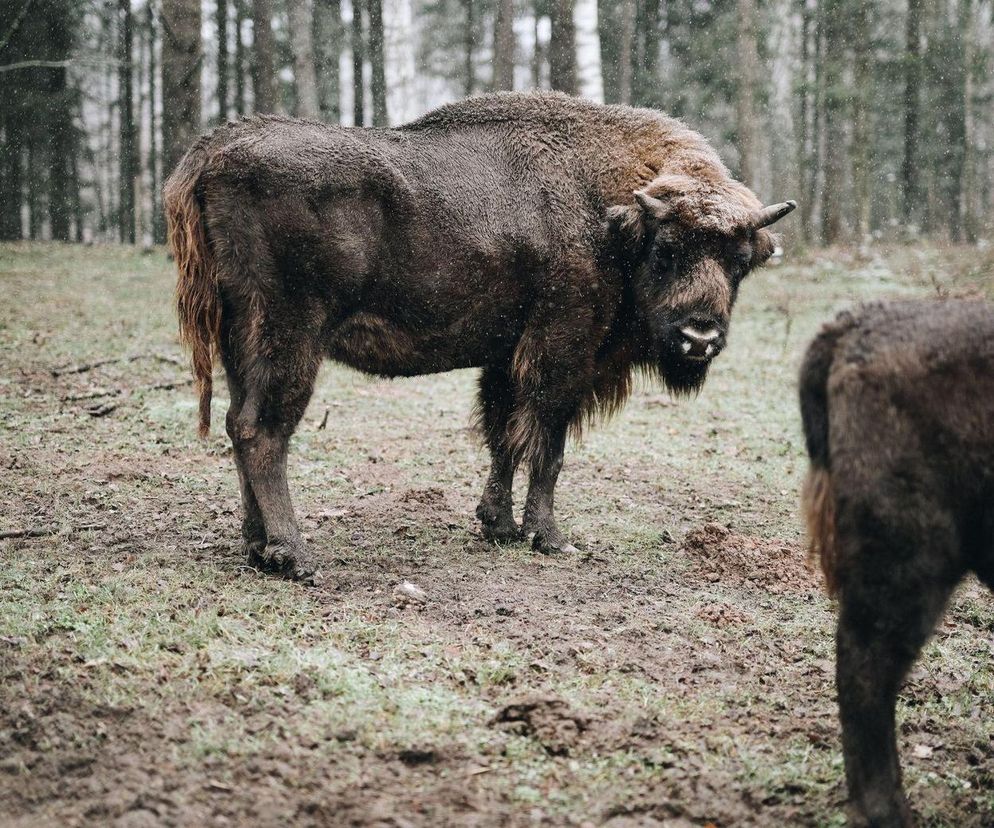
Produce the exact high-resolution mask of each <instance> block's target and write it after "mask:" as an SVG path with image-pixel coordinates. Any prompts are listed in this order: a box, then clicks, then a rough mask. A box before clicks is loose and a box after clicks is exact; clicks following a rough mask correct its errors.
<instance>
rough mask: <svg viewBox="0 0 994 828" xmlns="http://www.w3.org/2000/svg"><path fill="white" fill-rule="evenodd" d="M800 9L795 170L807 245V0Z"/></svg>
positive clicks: (810, 191) (809, 135) (811, 168)
mask: <svg viewBox="0 0 994 828" xmlns="http://www.w3.org/2000/svg"><path fill="white" fill-rule="evenodd" d="M800 6H801V64H800V75H801V79H800V85H799V89H798V90H797V98H798V102H799V114H798V127H799V131H798V142H797V170H798V173H799V176H800V181H801V203H800V205H799V206H800V214H801V237H802V238H803V239H804V241H805V243H810V242H811V241H812V239H811V209H812V206H813V205H812V200H813V198H814V192H813V190H814V188H813V186H811V184H810V181H811V177H812V175H813V174H814V168H815V162H814V158H813V155H814V153H813V151H812V147H811V144H812V130H811V128H810V124H809V120H810V115H811V109H812V107H811V89H812V86H813V84H812V80H811V59H810V54H811V6H810V3H809V0H800Z"/></svg>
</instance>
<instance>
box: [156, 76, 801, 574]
mask: <svg viewBox="0 0 994 828" xmlns="http://www.w3.org/2000/svg"><path fill="white" fill-rule="evenodd" d="M165 205H166V215H167V219H168V225H169V240H170V245H171V248H172V252H173V254H174V256H175V259H176V262H177V265H178V270H179V278H178V288H177V293H178V310H179V323H180V333H181V337H182V339H183V340H184V341H185V342H186V343H187V344H188V345H189V346H190V347H191V350H192V358H193V370H194V375H195V377H196V379H197V382H198V384H199V390H200V425H201V431H202V432H206V431H207V429H208V427H209V419H210V400H211V375H212V367H213V364H214V362H215V358H219V359H220V361H221V363H222V364H223V366H224V369H225V372H226V375H227V382H228V388H229V391H230V398H231V402H230V408H229V409H228V415H227V430H228V434H229V435H230V437H231V440H232V444H233V447H234V455H235V462H236V465H237V467H238V474H239V478H240V482H241V495H242V503H243V506H244V522H243V535H244V540H245V544H246V549H247V553H248V555H249V558H250V560H251V562H252V563H253V564H254V565H257V566H259V567H262V568H266V569H270V570H275V571H277V572H280V573H283V574H285V575H287V576H290V577H296V578H306V577H309V576H310V574H311V573H312V571H313V564H312V563H311V561H310V558H309V557H308V556H307V553H306V550H305V548H304V544H303V542H302V541H301V537H300V532H299V531H298V528H297V524H296V521H295V518H294V513H293V508H292V506H291V502H290V493H289V489H288V487H287V478H286V459H287V444H288V441H289V439H290V436H291V435H292V434H293V431H294V429H295V427H296V425H297V423H298V421H299V420H300V418H301V416H302V414H303V413H304V408H305V407H306V405H307V402H308V399H309V397H310V395H311V391H312V388H313V385H314V380H315V375H316V374H317V370H318V366H319V364H320V362H321V361H322V359H324V358H326V357H327V358H331V359H333V360H336V361H339V362H342V363H344V364H346V365H350V366H352V367H354V368H357V369H359V370H361V371H365V372H368V373H371V374H376V375H379V376H383V377H397V376H412V375H418V374H428V373H433V372H438V371H450V370H452V369H455V368H469V367H477V368H481V369H482V371H481V375H480V384H479V406H478V419H479V424H480V426H481V428H482V432H483V435H484V438H485V440H486V443H487V445H488V447H489V450H490V454H491V458H492V463H491V467H490V474H489V477H488V478H487V481H486V485H485V488H484V492H483V497H482V499H481V501H480V505H479V508H478V509H477V515H478V517H479V519H480V521H481V523H482V526H483V532H484V535H485V536H486V537H487V538H490V539H494V540H498V541H509V540H513V539H518V538H522V537H525V536H528V535H531V536H533V544H534V547H535V548H537V549H539V550H542V551H553V550H563V551H571V550H573V547H572V546H571V545H570V544H569V542H568V541H567V539H566V537H565V536H564V535H563V533H562V532H561V531H560V530H559V528H558V527H557V525H556V522H555V519H554V517H553V489H554V487H555V484H556V478H557V476H558V474H559V470H560V468H561V467H562V462H563V447H564V444H565V441H566V437H567V433H568V432H570V431H572V432H574V433H577V432H579V430H580V429H581V427H582V425H583V424H584V423H586V422H587V421H589V420H590V419H591V418H593V417H594V416H595V415H597V414H607V413H610V412H612V411H614V410H616V409H618V408H619V407H620V406H621V405H622V404H623V403H624V401H625V399H626V397H627V396H628V394H629V391H630V389H631V378H632V372H633V370H634V369H636V368H641V369H644V370H645V371H648V372H652V373H655V374H657V375H658V376H659V377H660V378H661V379H662V381H663V382H664V383H665V384H666V385H667V386H668V387H669V388H671V389H673V390H674V391H676V392H687V391H692V390H695V389H697V388H699V387H700V386H701V383H703V382H704V379H705V376H706V375H707V372H708V366H709V365H710V363H711V361H712V359H713V358H714V357H715V356H717V354H718V353H719V352H720V351H721V350H722V348H723V347H724V345H725V339H726V337H727V335H728V326H729V317H730V314H731V311H732V305H733V304H734V302H735V297H736V294H737V292H738V289H739V285H740V283H741V282H742V280H743V279H744V278H745V276H746V275H747V274H748V273H749V271H750V270H752V269H753V268H754V267H756V266H757V265H759V264H761V263H763V262H764V261H765V260H766V259H767V258H768V257H769V256H770V254H771V253H772V251H773V249H774V239H773V236H772V235H771V234H770V233H769V231H767V230H766V229H764V228H766V227H767V226H768V225H770V224H772V223H773V222H775V221H776V220H777V219H779V218H781V217H782V216H784V215H785V214H787V213H788V212H790V210H792V209H793V208H794V203H793V202H785V203H783V204H777V205H775V206H772V207H765V208H764V207H763V205H762V204H761V203H760V202H759V201H758V200H757V199H756V197H755V195H753V193H752V192H751V191H750V190H749V189H748V188H747V187H746V186H744V185H743V184H740V183H739V182H737V181H735V180H733V179H732V178H731V177H730V175H729V173H728V170H727V169H726V168H725V166H724V165H723V164H722V162H721V161H720V159H719V158H718V156H717V154H716V153H715V152H714V150H713V149H712V148H711V147H710V146H709V145H708V144H707V142H706V141H705V140H704V139H703V138H702V137H701V136H700V135H698V134H697V133H695V132H692V131H691V130H689V129H687V128H686V127H685V126H684V125H683V124H681V123H680V122H679V121H675V120H672V119H670V118H667V117H665V116H663V115H661V114H660V113H658V112H654V111H650V110H646V109H633V108H630V107H626V106H600V105H596V104H593V103H588V102H584V101H581V100H579V99H575V98H571V97H568V96H565V95H561V94H531V95H527V94H498V95H486V96H480V97H476V98H471V99H467V100H464V101H462V102H460V103H455V104H452V105H449V106H444V107H442V108H440V109H438V110H436V111H434V112H431V113H429V114H427V115H425V116H424V117H422V118H420V119H418V120H416V121H414V122H412V123H409V124H407V125H405V126H402V127H399V128H397V129H354V128H352V129H349V128H341V127H335V126H328V125H326V124H319V123H312V122H308V121H301V120H293V119H289V118H282V117H256V118H250V119H246V120H242V121H239V122H237V123H229V124H227V125H224V126H221V127H219V128H218V129H215V130H214V131H213V132H212V133H210V134H208V135H205V136H203V137H202V138H201V139H200V140H199V141H198V142H197V143H196V144H195V145H194V146H193V147H192V148H191V149H190V150H189V152H188V153H187V154H186V155H185V156H184V158H183V159H182V160H181V162H180V163H179V165H178V166H177V168H176V170H175V171H174V172H173V173H172V175H171V176H170V177H169V180H168V181H167V182H166V186H165ZM521 463H524V464H526V465H527V467H528V472H529V490H528V495H527V500H526V503H525V508H524V520H523V525H522V526H520V527H519V525H518V524H517V523H516V522H515V519H514V516H513V513H512V503H511V482H512V479H513V476H514V473H515V469H516V467H517V466H518V465H519V464H521Z"/></svg>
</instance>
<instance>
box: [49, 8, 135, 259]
mask: <svg viewBox="0 0 994 828" xmlns="http://www.w3.org/2000/svg"><path fill="white" fill-rule="evenodd" d="M118 10H119V20H120V25H121V29H120V43H119V46H118V60H119V64H118V112H119V118H120V139H119V142H120V146H119V147H118V161H119V163H120V181H119V182H118V185H119V187H120V196H119V198H118V200H119V204H120V207H119V211H118V216H117V219H118V233H119V236H120V239H121V241H122V242H127V243H128V244H134V243H135V173H136V171H137V164H136V163H135V151H136V148H137V142H136V141H135V99H134V89H133V88H132V78H133V75H134V65H133V64H134V21H133V19H132V16H131V0H119V3H118ZM53 233H54V230H53Z"/></svg>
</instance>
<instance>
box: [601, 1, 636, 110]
mask: <svg viewBox="0 0 994 828" xmlns="http://www.w3.org/2000/svg"><path fill="white" fill-rule="evenodd" d="M628 2H629V0H621V2H620V3H619V2H617V0H597V38H598V40H599V42H600V48H601V85H602V86H603V89H604V103H619V102H620V101H621V98H620V97H619V94H618V88H619V65H620V62H621V59H622V58H621V56H622V48H621V43H622V36H621V18H620V14H619V6H623V5H625V4H627V3H628ZM631 2H633V3H634V2H635V0H631Z"/></svg>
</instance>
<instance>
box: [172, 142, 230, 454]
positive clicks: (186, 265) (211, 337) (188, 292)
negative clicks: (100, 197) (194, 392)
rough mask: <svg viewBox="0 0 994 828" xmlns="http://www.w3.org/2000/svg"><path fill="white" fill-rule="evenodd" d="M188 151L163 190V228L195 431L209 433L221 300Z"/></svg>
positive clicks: (196, 166)
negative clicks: (192, 385) (195, 406)
mask: <svg viewBox="0 0 994 828" xmlns="http://www.w3.org/2000/svg"><path fill="white" fill-rule="evenodd" d="M198 160H199V159H197V158H196V152H195V151H194V152H191V153H190V154H188V155H187V156H186V157H185V158H184V159H183V161H182V163H181V165H180V167H179V168H178V169H177V170H176V172H175V173H174V174H173V175H172V176H171V177H170V178H169V181H168V182H167V185H166V189H165V210H166V230H167V235H168V241H169V249H170V250H171V251H172V254H173V258H174V259H175V260H176V270H177V273H178V275H177V279H176V310H177V315H178V317H179V331H180V339H181V340H182V341H183V343H184V344H186V345H187V347H189V349H190V353H191V359H192V367H193V376H194V378H195V379H196V382H197V389H198V391H199V397H200V406H199V415H200V416H199V420H200V423H199V431H200V436H201V437H206V436H207V433H208V432H209V431H210V421H211V395H212V392H213V374H214V359H215V355H216V354H217V352H218V348H219V344H220V339H221V299H220V296H219V294H218V287H217V271H216V268H215V263H214V257H213V255H212V252H211V247H210V244H209V243H208V241H207V235H206V232H205V228H204V220H203V215H202V214H201V210H200V204H199V202H198V198H197V185H198V181H199V177H200V172H201V170H200V166H199V164H198V163H197V161H198Z"/></svg>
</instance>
